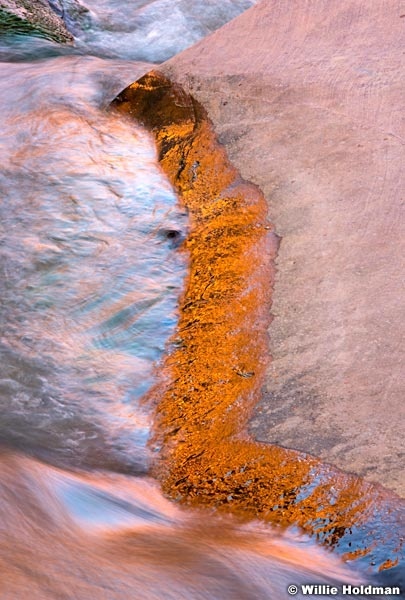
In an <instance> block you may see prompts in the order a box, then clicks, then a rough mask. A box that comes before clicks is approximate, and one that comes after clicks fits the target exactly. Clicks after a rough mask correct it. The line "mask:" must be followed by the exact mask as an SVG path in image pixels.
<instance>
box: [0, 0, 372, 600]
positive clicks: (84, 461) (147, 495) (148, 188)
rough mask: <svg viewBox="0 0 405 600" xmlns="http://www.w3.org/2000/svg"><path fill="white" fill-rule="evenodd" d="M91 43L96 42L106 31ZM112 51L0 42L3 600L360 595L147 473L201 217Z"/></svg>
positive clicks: (339, 574) (334, 569)
mask: <svg viewBox="0 0 405 600" xmlns="http://www.w3.org/2000/svg"><path fill="white" fill-rule="evenodd" d="M104 4H105V3H104ZM115 4H116V3H115ZM111 7H112V8H113V7H114V6H113V5H111ZM94 36H95V37H97V47H98V48H99V47H100V44H101V43H102V27H101V25H99V26H98V29H97V32H96V33H94V35H93V37H94ZM131 43H132V42H131ZM109 44H110V36H109V34H106V47H107V50H106V55H107V56H108V58H102V57H100V56H98V57H95V56H90V55H86V54H85V48H84V42H83V41H82V42H80V43H79V44H78V46H79V51H78V50H77V49H59V48H58V47H57V46H56V45H55V44H53V43H51V42H46V41H39V40H36V39H34V38H31V39H29V38H21V37H18V36H16V37H14V38H8V39H6V38H5V39H4V42H3V43H2V46H1V48H0V56H1V59H2V62H1V63H0V77H1V90H2V93H1V98H0V103H1V106H0V113H1V145H0V161H1V162H0V164H1V172H0V190H1V203H0V211H1V225H0V232H1V233H0V235H1V238H0V269H1V276H0V296H1V307H0V315H1V325H0V401H1V414H0V443H1V448H2V450H1V457H0V514H1V520H0V528H1V538H0V564H1V573H2V575H1V579H0V590H1V597H2V598H5V599H17V598H26V597H27V598H28V597H30V598H33V599H37V598H38V599H46V598H50V599H51V598H52V599H56V598H66V599H68V598H79V599H88V598H105V599H115V598H125V599H128V598H134V599H138V598H139V599H153V598H162V599H163V598H165V599H170V598H176V599H181V598H193V599H200V598H201V599H202V598H207V599H208V598H209V599H211V600H221V599H227V598H229V599H231V598H232V599H233V598H235V599H238V598H240V599H245V598H246V599H252V600H253V599H261V598H263V599H264V598H285V597H288V595H287V592H286V588H287V585H288V584H299V583H300V582H304V581H308V582H312V583H318V584H320V583H322V582H328V581H329V582H331V581H336V580H339V581H343V582H345V583H348V584H353V585H355V584H356V582H357V583H358V582H359V581H360V578H359V576H358V575H356V574H354V573H352V572H349V570H348V569H347V568H346V567H345V566H344V565H343V564H341V563H339V561H338V559H336V558H334V557H331V556H329V555H327V554H326V553H324V552H323V551H321V550H319V549H317V548H315V547H314V545H313V544H312V543H310V542H308V541H307V540H305V539H304V538H302V537H300V536H299V535H298V534H293V533H291V532H290V533H288V534H287V533H280V532H278V531H275V530H274V529H270V528H269V527H267V526H265V525H261V524H259V523H252V524H248V525H247V524H238V523H237V522H236V521H235V520H233V519H232V518H231V517H225V516H221V517H220V516H218V515H215V514H214V513H213V512H212V511H206V512H200V511H190V510H188V511H187V510H185V509H181V508H179V507H177V506H176V505H174V504H172V503H170V502H169V501H168V500H166V499H165V498H164V497H163V496H162V494H161V492H160V490H159V488H158V486H157V484H156V483H154V482H153V481H152V480H150V479H149V478H148V477H147V472H148V464H149V460H150V456H149V450H148V445H147V441H148V436H149V431H150V426H151V412H152V407H150V406H148V404H147V403H146V402H145V401H144V400H143V399H144V398H145V396H146V394H147V392H148V390H149V389H150V388H151V386H152V385H153V384H154V382H155V381H156V378H157V377H158V374H159V361H160V360H161V359H162V355H163V353H164V349H165V346H166V344H167V341H168V339H169V338H170V336H171V335H172V334H173V332H174V331H175V327H176V323H177V318H178V313H177V305H178V300H179V295H180V293H181V290H182V287H183V282H184V280H185V277H186V274H187V255H186V254H185V252H184V251H183V250H182V247H181V242H182V240H183V239H184V238H185V236H186V235H187V215H185V214H184V212H183V211H182V210H181V208H180V207H179V205H178V202H177V198H176V194H175V192H174V191H173V189H172V187H171V186H170V184H169V183H168V181H167V180H166V178H165V176H164V174H163V172H162V171H161V169H160V167H159V164H158V161H157V158H156V151H155V147H154V143H153V141H152V139H151V137H150V136H149V134H148V133H146V132H145V131H143V130H142V129H141V128H140V127H137V126H136V125H134V123H132V122H129V121H127V120H126V119H124V118H122V117H120V116H118V115H115V114H112V113H109V112H108V111H106V107H107V106H108V104H109V102H110V101H111V100H112V99H113V98H114V96H115V95H116V94H117V93H118V92H119V91H120V90H121V89H122V88H124V87H125V86H126V85H128V83H130V82H131V81H133V80H134V79H137V78H138V77H139V76H140V75H141V74H142V73H143V72H145V71H146V70H147V68H146V67H145V65H141V64H139V63H136V62H131V60H128V57H127V55H126V54H125V52H123V56H124V58H121V59H120V58H114V57H112V58H111V57H110V54H111V52H110V51H109V47H110V46H109ZM98 54H100V51H99V50H98ZM159 56H160V55H159V51H158V52H157V55H156V57H155V58H156V61H158V60H159ZM152 58H153V57H152ZM318 596H319V597H324V596H323V595H321V594H318ZM325 597H326V596H325Z"/></svg>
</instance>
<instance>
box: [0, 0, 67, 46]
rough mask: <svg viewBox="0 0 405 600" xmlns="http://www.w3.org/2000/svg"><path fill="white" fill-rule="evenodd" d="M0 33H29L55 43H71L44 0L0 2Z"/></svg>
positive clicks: (64, 28)
mask: <svg viewBox="0 0 405 600" xmlns="http://www.w3.org/2000/svg"><path fill="white" fill-rule="evenodd" d="M0 33H19V34H21V33H23V34H24V33H30V34H32V35H38V36H40V37H45V38H48V39H51V40H55V41H57V42H71V41H73V37H72V35H71V34H70V33H69V32H68V31H67V29H66V27H65V25H64V23H63V21H62V20H61V19H59V17H58V16H57V15H56V14H55V13H54V12H53V11H52V10H51V8H50V7H49V5H48V3H47V2H46V1H45V0H0Z"/></svg>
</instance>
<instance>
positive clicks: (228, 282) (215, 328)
mask: <svg viewBox="0 0 405 600" xmlns="http://www.w3.org/2000/svg"><path fill="white" fill-rule="evenodd" d="M113 107H114V108H115V109H117V110H119V111H120V112H121V113H124V114H127V115H129V116H131V117H133V118H135V119H137V120H138V121H140V122H141V123H142V124H143V125H144V126H145V127H146V128H147V129H149V130H150V131H151V132H152V133H153V134H154V136H155V139H156V144H157V147H158V152H159V160H160V163H161V166H162V168H163V170H164V171H165V173H166V174H167V176H168V177H169V179H170V180H171V182H172V184H173V186H174V187H175V189H176V190H177V192H178V194H179V197H180V201H181V202H182V203H183V205H184V206H185V207H186V208H187V210H188V211H189V216H190V223H191V229H190V235H189V237H188V239H187V242H186V244H185V247H186V250H187V251H188V253H189V257H190V258H189V259H190V272H189V277H188V282H187V286H186V290H185V293H184V296H183V299H182V303H181V306H180V311H181V314H180V321H179V326H178V331H177V335H176V336H175V338H174V339H173V340H172V343H171V348H170V352H169V353H168V354H167V357H166V359H165V362H164V365H163V373H162V378H161V384H160V386H159V387H158V388H157V389H155V390H154V397H155V398H156V401H157V405H158V406H157V415H156V426H155V438H154V444H155V448H159V450H160V452H159V460H157V462H156V465H155V469H154V474H155V475H156V476H157V477H158V479H160V481H161V482H162V486H163V489H164V491H165V492H166V493H167V494H168V495H169V496H171V497H172V498H174V499H177V500H181V501H185V502H187V503H189V504H195V505H211V506H214V507H216V508H217V509H219V510H226V511H230V512H233V513H234V514H237V515H239V516H241V517H243V518H257V517H259V518H261V519H264V520H266V521H269V522H273V523H276V524H279V525H283V526H289V525H298V526H299V527H300V528H301V529H302V530H304V531H305V532H307V533H309V534H311V535H314V536H316V537H317V539H319V540H320V541H321V542H322V543H323V544H324V545H327V546H329V547H331V548H336V549H337V551H338V552H339V553H340V554H341V555H343V556H344V557H345V558H347V559H351V560H354V559H359V560H361V561H363V562H364V563H365V564H366V565H371V566H372V568H373V569H374V570H380V571H382V570H385V569H389V568H392V567H397V569H400V568H401V564H403V561H404V555H403V548H402V541H401V539H402V538H403V534H404V528H403V524H401V522H402V523H403V515H404V512H405V506H404V503H403V502H401V500H400V499H399V498H396V497H395V496H394V495H393V494H391V493H389V492H387V491H386V490H384V489H383V488H381V487H379V486H376V485H372V484H369V483H367V482H365V481H363V480H362V479H361V478H359V477H356V476H353V475H348V474H345V473H342V472H340V471H338V470H337V469H334V468H333V467H330V466H328V465H325V464H323V463H321V461H319V460H318V459H316V458H313V457H310V456H308V455H306V454H303V453H300V452H296V451H293V450H288V449H285V448H279V447H276V446H270V445H264V444H260V443H255V442H253V441H251V440H250V439H249V438H248V436H247V435H246V433H245V425H246V422H247V419H248V417H249V415H250V410H251V408H252V407H253V405H254V404H255V402H256V401H257V400H258V398H259V394H260V391H261V386H262V382H263V377H264V369H265V366H266V364H267V361H268V345H267V334H266V331H267V327H268V325H269V322H270V301H271V298H270V293H271V285H272V281H273V264H272V263H273V259H274V257H275V253H276V249H277V237H276V235H275V233H274V231H273V230H272V228H271V226H270V225H269V223H268V220H267V204H266V201H265V198H264V196H263V195H262V193H261V192H260V190H259V189H258V188H257V187H256V186H254V185H252V184H249V183H247V182H245V181H243V180H242V179H241V178H240V176H239V174H238V173H237V171H236V170H235V169H234V167H233V166H232V165H231V164H230V163H229V161H228V159H227V157H226V155H225V152H224V150H223V149H222V147H221V146H220V145H219V143H218V141H217V139H216V135H215V132H214V129H213V126H212V124H211V123H210V121H209V119H208V117H207V114H206V112H205V110H204V108H203V107H202V106H201V105H200V104H199V103H198V102H197V101H196V100H195V99H194V98H192V97H191V96H190V95H188V94H186V93H185V92H184V90H183V89H182V88H181V87H180V86H178V85H176V84H174V83H172V82H171V81H169V80H168V79H167V78H166V77H165V76H164V75H162V74H161V73H159V72H156V71H153V72H151V73H149V74H147V75H145V76H144V77H142V78H141V79H140V80H139V81H137V82H135V83H134V84H132V85H131V86H129V87H128V88H126V89H125V90H124V91H123V92H122V93H121V94H120V95H119V96H118V97H117V98H116V100H115V101H114V102H113Z"/></svg>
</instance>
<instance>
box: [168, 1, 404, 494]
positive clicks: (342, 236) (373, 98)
mask: <svg viewBox="0 0 405 600" xmlns="http://www.w3.org/2000/svg"><path fill="white" fill-rule="evenodd" d="M402 17H404V15H402V14H401V13H400V12H399V9H398V5H397V3H396V2H394V0H384V1H382V0H376V1H375V2H372V3H365V4H361V3H358V2H357V1H355V0H344V1H342V2H329V1H326V0H321V1H319V0H316V1H315V0H310V1H309V2H306V3H293V2H291V3H288V5H286V3H285V2H282V1H281V0H269V1H268V2H261V3H259V4H258V5H257V6H255V7H253V8H252V9H251V10H249V11H247V12H246V13H244V14H243V15H241V16H240V17H238V18H237V19H235V20H234V21H233V22H231V23H228V24H227V25H226V26H224V27H223V28H222V29H220V30H219V31H217V32H215V33H214V34H212V35H211V36H210V37H208V38H206V39H205V40H202V41H201V42H199V43H198V44H196V45H195V46H194V47H192V48H190V49H189V50H186V51H185V52H183V53H182V54H180V55H178V56H176V57H175V58H173V59H172V60H170V61H169V62H167V63H166V64H165V65H164V68H163V70H164V72H165V73H166V74H168V75H169V76H170V77H172V78H173V79H175V80H176V81H178V82H180V83H181V84H182V85H183V86H185V87H186V88H187V89H188V90H190V91H191V92H192V93H193V94H194V95H195V96H196V97H197V99H198V100H199V101H200V102H202V103H203V105H204V106H205V107H206V109H207V110H208V112H209V115H210V117H211V119H212V120H213V122H214V125H215V127H216V130H217V132H218V133H219V136H220V139H221V141H222V142H223V143H224V144H225V146H226V149H227V151H228V153H229V155H230V157H231V159H232V160H233V162H234V164H235V166H236V167H237V168H238V169H239V170H240V172H241V173H242V176H243V177H245V178H246V179H248V180H251V181H253V182H254V183H256V184H258V185H259V186H260V187H261V188H262V189H263V191H264V192H265V194H266V196H267V198H268V202H269V215H270V218H271V220H272V221H273V222H274V224H275V226H276V230H277V232H278V233H279V234H280V235H281V236H282V242H281V247H280V250H279V254H278V259H277V271H278V274H277V277H276V283H275V290H274V302H273V308H272V312H273V315H274V320H273V323H272V324H271V326H270V329H269V336H270V345H271V354H272V356H273V362H272V364H271V366H270V368H269V370H268V375H267V383H266V387H265V390H264V395H263V399H262V401H261V403H260V406H259V407H258V409H257V412H256V414H255V416H254V418H253V420H252V421H251V432H252V433H253V434H254V435H255V436H256V438H257V439H258V440H262V441H268V442H272V443H276V444H280V445H282V446H286V447H291V448H296V449H299V450H303V451H306V452H309V453H312V454H315V455H317V456H319V457H321V458H323V459H324V460H326V461H328V462H332V463H334V464H336V465H337V466H339V467H341V468H343V469H345V470H349V471H352V472H355V473H357V474H361V475H364V476H365V477H366V478H367V479H369V480H373V481H378V482H380V483H383V484H384V485H386V486H388V487H390V488H392V489H394V490H396V491H397V492H398V493H400V494H402V495H404V494H405V481H404V477H403V452H404V443H403V437H404V436H403V431H404V422H405V415H404V404H403V397H404V375H403V365H404V345H403V340H404V323H405V314H404V308H403V297H404V291H405V290H404V279H405V278H404V273H403V266H404V265H403V256H404V255H405V242H404V240H405V235H404V233H405V232H404V224H405V218H404V214H403V206H404V205H403V198H402V194H403V189H404V175H403V173H404V171H403V161H404V136H405V131H404V124H403V121H402V122H401V116H402V114H403V110H404V106H403V81H402V80H403V72H404V71H403V57H404V54H403V27H404V25H405V19H404V18H402ZM401 67H402V70H401Z"/></svg>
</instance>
